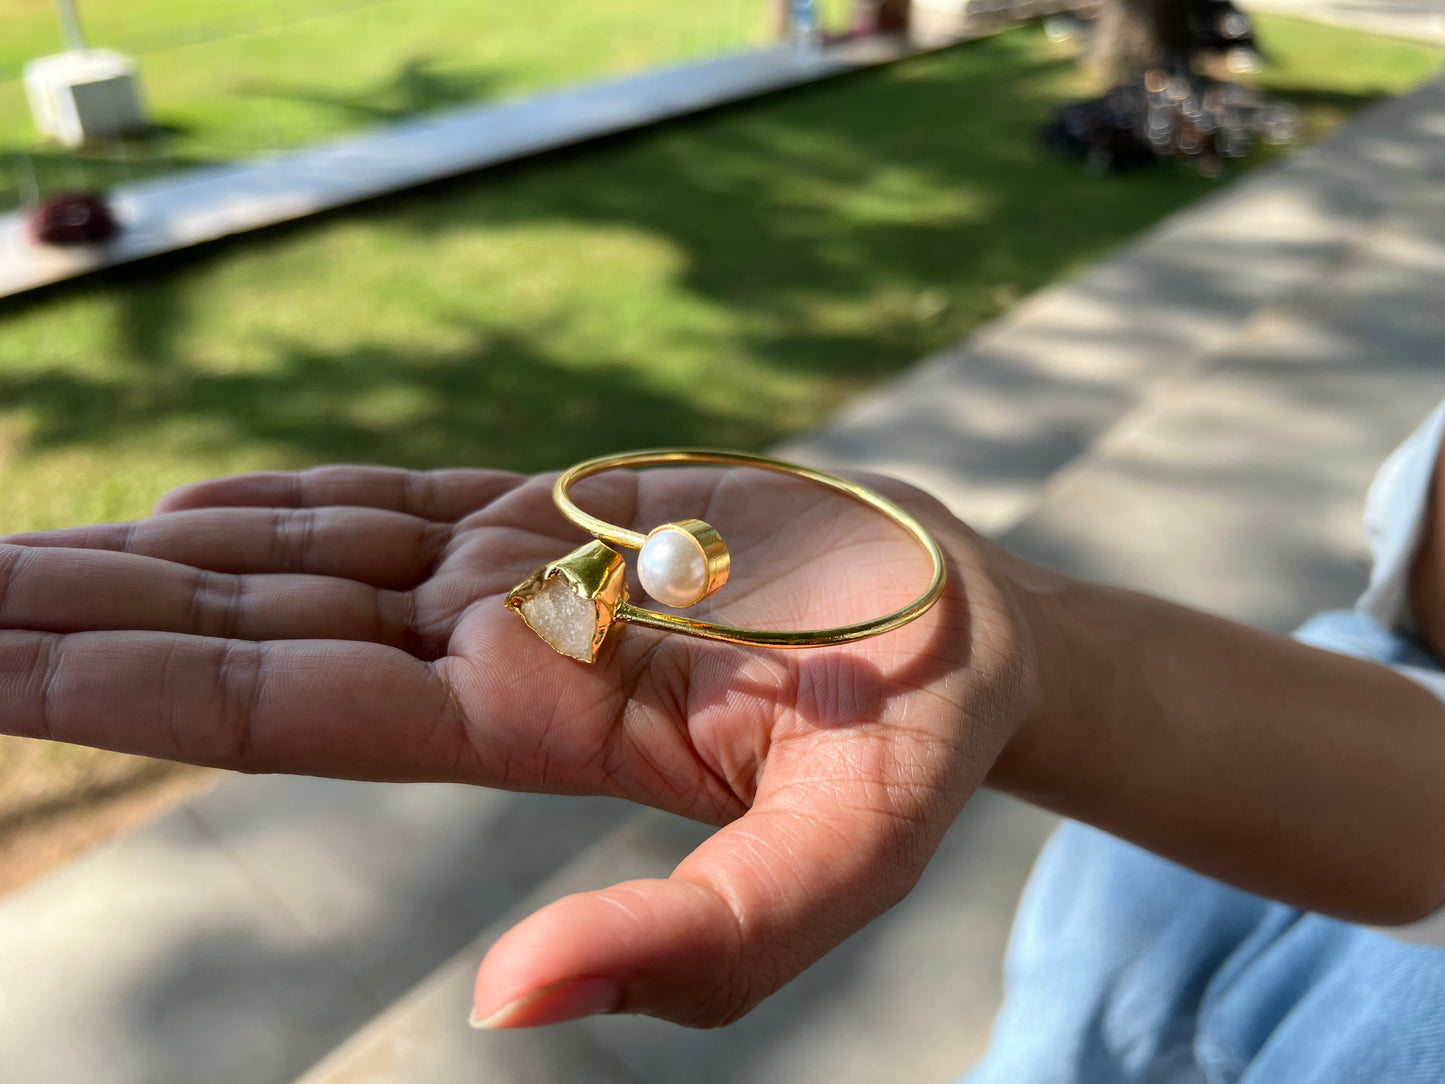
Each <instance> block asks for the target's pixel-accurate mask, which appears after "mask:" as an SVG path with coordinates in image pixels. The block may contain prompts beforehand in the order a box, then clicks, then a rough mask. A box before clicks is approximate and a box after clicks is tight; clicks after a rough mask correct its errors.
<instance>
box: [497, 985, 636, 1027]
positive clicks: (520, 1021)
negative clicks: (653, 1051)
mask: <svg viewBox="0 0 1445 1084" xmlns="http://www.w3.org/2000/svg"><path fill="white" fill-rule="evenodd" d="M620 1004H622V987H621V985H619V984H618V983H616V982H614V981H613V980H612V979H566V980H564V981H563V982H559V983H556V984H554V985H552V986H544V987H542V988H541V989H540V990H533V991H532V992H531V993H527V994H523V995H522V996H521V997H519V998H517V999H516V1000H515V1001H509V1002H508V1003H507V1004H505V1005H503V1006H502V1007H501V1008H500V1009H498V1010H497V1011H496V1012H494V1013H492V1014H491V1015H490V1016H482V1015H480V1014H479V1013H478V1012H477V1008H476V1006H475V1005H474V1006H473V1007H472V1015H471V1021H470V1022H471V1025H472V1027H474V1028H484V1029H486V1030H488V1031H490V1030H493V1029H496V1028H535V1027H540V1026H541V1025H543V1024H560V1023H562V1022H563V1021H565V1020H580V1019H581V1018H582V1017H584V1016H596V1015H597V1014H598V1013H607V1012H612V1011H614V1010H615V1009H616V1008H617V1006H618V1005H620Z"/></svg>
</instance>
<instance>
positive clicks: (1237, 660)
mask: <svg viewBox="0 0 1445 1084" xmlns="http://www.w3.org/2000/svg"><path fill="white" fill-rule="evenodd" d="M1012 567H1013V569H1014V573H1015V574H1014V576H1013V579H1014V582H1015V583H1016V584H1017V585H1018V587H1019V591H1020V597H1021V599H1022V602H1021V606H1022V607H1023V609H1024V610H1025V611H1026V613H1027V614H1028V615H1029V623H1030V625H1031V627H1032V628H1033V629H1034V630H1035V641H1036V643H1037V645H1038V657H1039V674H1040V683H1041V692H1040V700H1039V707H1038V710H1037V711H1036V712H1035V713H1034V714H1033V717H1032V718H1030V719H1029V720H1027V722H1026V723H1025V724H1024V725H1023V727H1022V728H1021V729H1020V731H1019V732H1018V734H1017V736H1016V737H1015V738H1014V740H1013V741H1012V742H1011V743H1010V744H1009V746H1008V747H1007V748H1006V750H1005V752H1004V754H1003V756H1001V757H1000V759H999V761H998V762H997V764H996V765H995V768H994V771H993V773H992V776H991V780H990V781H991V783H992V784H993V785H995V786H997V787H999V788H1000V789H1003V790H1006V791H1009V792H1011V793H1014V794H1016V795H1018V796H1020V797H1022V798H1025V799H1027V800H1029V801H1031V802H1034V803H1036V804H1038V805H1041V806H1044V807H1046V808H1048V809H1051V810H1054V811H1056V812H1059V813H1062V814H1065V815H1067V816H1070V817H1074V818H1076V819H1079V820H1082V821H1085V822H1087V823H1090V824H1094V825H1096V826H1098V827H1100V828H1103V829H1105V830H1107V831H1109V832H1112V833H1114V834H1116V835H1118V836H1121V837H1123V838H1125V839H1128V840H1131V841H1132V842H1135V843H1138V844H1140V845H1141V846H1144V847H1147V848H1148V849H1150V850H1152V851H1154V852H1156V853H1158V854H1161V855H1164V856H1166V857H1168V858H1171V859H1173V860H1175V861H1178V862H1180V863H1182V864H1184V865H1187V866H1189V867H1191V868H1193V869H1196V870H1199V871H1200V872H1203V873H1205V874H1208V875H1210V876H1214V877H1217V878H1219V879H1221V880H1224V881H1227V882H1229V883H1232V884H1235V885H1238V886H1240V887H1242V888H1245V889H1247V890H1249V891H1252V892H1257V893H1260V894H1262V895H1266V896H1270V897H1274V898H1277V899H1281V900H1286V901H1289V902H1292V903H1295V904H1298V905H1300V906H1302V907H1306V908H1309V909H1312V910H1319V911H1324V912H1326V913H1331V914H1335V915H1339V916H1341V917H1346V918H1351V919H1357V920H1362V921H1371V922H1381V923H1389V922H1404V921H1409V920H1411V919H1413V918H1416V917H1418V916H1419V915H1421V914H1423V913H1426V912H1428V911H1430V910H1432V909H1434V908H1435V907H1436V906H1438V905H1440V904H1441V903H1442V902H1445V706H1442V705H1441V703H1440V702H1439V701H1437V700H1436V699H1435V698H1434V697H1433V696H1432V695H1430V694H1429V693H1428V692H1426V691H1425V690H1423V689H1422V688H1420V687H1419V686H1418V685H1416V684H1414V683H1413V682H1411V681H1409V680H1408V679H1406V678H1403V677H1401V676H1399V675H1398V674H1396V673H1394V672H1393V671H1391V670H1389V669H1387V668H1385V667H1383V666H1379V665H1376V664H1373V663H1367V662H1362V661H1359V660H1356V659H1351V658H1347V657H1345V656H1341V655H1335V654H1332V653H1329V652H1324V651H1319V650H1317V649H1314V648H1311V647H1307V646H1305V645H1302V644H1299V643H1296V642H1294V641H1292V640H1288V639H1285V638H1283V637H1278V636H1273V635H1270V634H1267V633H1263V632H1260V631H1258V630H1255V629H1251V628H1247V627H1244V626H1240V625H1236V624H1233V623H1231V622H1228V621H1224V620H1221V619H1219V618H1215V617H1211V616H1208V615H1205V614H1201V613H1198V612H1196V611H1193V610H1189V609H1186V608H1184V607H1181V606H1176V605H1173V604H1171V603H1167V602H1163V601H1161V600H1158V599H1154V598H1149V597H1147V596H1144V595H1139V594H1135V593H1132V592H1128V591H1122V590H1118V589H1115V588H1109V587H1103V586H1099V585H1095V584H1089V583H1084V582H1081V581H1077V580H1071V579H1068V578H1066V577H1063V576H1060V575H1057V574H1054V573H1051V572H1048V571H1047V570H1042V569H1038V568H1036V567H1035V566H1030V565H1027V564H1026V563H1023V562H1016V563H1014V564H1012Z"/></svg>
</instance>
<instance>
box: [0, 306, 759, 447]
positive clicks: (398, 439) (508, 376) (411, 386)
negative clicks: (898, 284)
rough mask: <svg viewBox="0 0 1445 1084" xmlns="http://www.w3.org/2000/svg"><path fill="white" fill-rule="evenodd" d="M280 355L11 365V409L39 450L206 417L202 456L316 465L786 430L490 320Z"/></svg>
mask: <svg viewBox="0 0 1445 1084" xmlns="http://www.w3.org/2000/svg"><path fill="white" fill-rule="evenodd" d="M276 350H277V355H278V358H279V363H278V364H277V366H276V368H275V369H274V370H273V371H265V372H254V373H247V372H240V373H236V372H206V371H198V370H194V369H188V368H185V367H181V366H171V367H169V368H168V369H167V370H166V371H165V372H163V373H152V374H150V376H149V378H147V379H143V380H129V379H125V378H120V379H106V378H104V377H97V376H95V375H94V374H85V373H77V372H62V371H55V370H50V371H45V372H39V373H17V372H4V373H0V405H22V404H23V405H24V406H25V407H26V408H27V410H28V411H29V413H30V416H31V419H32V426H33V429H32V432H31V435H30V438H29V441H28V443H29V447H30V448H31V449H32V450H33V451H36V452H41V451H45V450H47V449H52V448H62V447H67V446H71V445H76V444H98V445H102V446H103V445H105V444H106V443H107V442H110V441H112V440H121V439H124V438H125V437H127V436H129V435H132V434H134V433H136V432H146V431H156V430H161V429H164V427H165V426H167V425H168V424H172V423H176V422H180V423H183V424H186V425H187V426H194V423H197V422H199V423H201V425H200V426H198V427H196V428H197V429H198V430H199V432H200V434H201V435H198V436H194V437H192V438H191V446H192V447H193V448H194V449H195V451H196V452H198V453H200V454H206V453H210V452H223V451H225V450H227V449H229V448H233V447H235V446H236V445H237V444H255V443H260V444H263V445H266V446H269V447H272V448H277V449H290V450H291V451H292V452H293V454H294V455H295V456H297V457H298V458H303V459H305V460H307V461H316V462H325V461H346V462H374V463H392V464H396V465H399V466H409V467H430V466H436V465H439V464H443V463H445V464H448V465H454V466H495V465H499V464H505V465H507V466H509V467H512V468H514V469H521V470H529V469H530V470H541V469H545V468H549V467H555V466H557V465H558V464H559V463H563V462H569V461H572V460H574V459H580V458H584V457H585V456H587V455H590V454H592V453H593V452H594V451H595V450H596V447H597V444H596V435H597V434H598V433H599V432H609V431H612V430H614V429H615V431H616V432H617V434H618V435H617V437H616V440H617V441H618V444H617V445H616V447H622V446H627V445H637V444H643V445H662V444H676V443H688V442H689V440H691V441H693V442H695V441H696V436H697V434H703V433H705V434H707V435H708V439H709V440H710V441H716V442H718V443H721V444H723V445H725V446H732V447H758V446H761V445H765V444H767V443H768V442H770V441H772V440H775V439H777V438H778V436H779V435H780V434H779V432H778V431H777V430H776V429H775V428H772V427H769V426H768V425H767V424H766V423H765V422H761V423H760V422H758V421H755V420H753V419H750V418H736V417H729V416H727V415H725V414H719V413H710V412H707V411H704V410H700V409H698V408H697V407H695V406H691V405H689V404H687V403H685V402H682V401H680V400H679V399H678V398H676V397H675V396H670V395H667V394H664V393H661V392H658V391H655V390H653V389H650V388H648V387H647V386H646V385H645V384H644V383H642V382H641V381H640V380H639V379H638V375H637V373H636V372H635V370H633V369H630V368H627V367H624V366H615V365H600V366H589V367H587V368H586V369H578V368H574V367H569V366H566V365H563V364H560V363H558V362H556V361H554V360H551V359H550V358H548V357H547V356H546V355H544V354H542V353H540V352H539V351H538V349H537V348H536V347H535V346H534V345H533V344H530V343H527V342H524V341H521V340H518V339H515V338H511V337H508V336H506V335H500V334H496V333H493V332H488V331H485V330H482V329H477V330H476V331H475V332H474V334H473V335H472V336H471V341H470V342H468V343H467V344H466V345H465V346H463V347H461V348H458V349H455V350H452V351H450V352H446V353H442V354H431V355H429V356H428V357H427V358H426V359H425V360H424V361H421V362H419V361H418V359H417V357H416V356H415V355H414V354H411V353H409V352H406V351H403V350H397V349H389V348H383V347H371V348H367V349H362V350H358V351H347V352H345V353H344V354H331V353H327V352H324V351H320V350H316V349H311V348H307V347H304V346H299V345H294V344H287V343H284V342H282V343H278V344H277V347H276ZM614 421H616V422H618V424H617V425H615V426H614V425H613V424H612V423H613V422H614Z"/></svg>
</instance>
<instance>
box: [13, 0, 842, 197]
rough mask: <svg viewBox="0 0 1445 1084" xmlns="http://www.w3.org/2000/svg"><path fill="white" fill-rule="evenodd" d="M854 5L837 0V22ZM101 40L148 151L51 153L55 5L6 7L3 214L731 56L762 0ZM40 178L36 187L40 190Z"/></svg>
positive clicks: (400, 18)
mask: <svg viewBox="0 0 1445 1084" xmlns="http://www.w3.org/2000/svg"><path fill="white" fill-rule="evenodd" d="M846 3H847V0H829V3H828V4H827V5H825V7H826V8H829V9H832V10H831V12H830V15H831V17H832V19H833V21H834V22H836V21H838V18H839V17H840V15H841V12H842V9H843V8H844V6H845V5H846ZM80 7H81V9H82V14H83V16H84V20H85V27H86V32H87V36H88V39H89V40H90V42H91V43H92V44H95V45H103V46H107V47H110V48H115V49H118V50H120V51H122V52H124V53H126V54H127V55H130V56H132V57H134V58H135V59H136V60H137V61H138V63H139V65H140V71H141V77H142V81H143V86H144V88H145V94H146V98H147V100H148V102H149V103H150V108H151V113H152V119H153V120H154V121H155V122H156V124H157V125H158V130H157V132H156V133H155V134H154V135H153V136H152V137H150V138H146V139H139V140H131V141H128V142H126V143H124V144H114V145H110V146H104V147H100V148H98V149H95V150H92V151H90V152H87V153H85V154H75V153H68V152H66V153H59V152H57V150H56V149H54V148H47V147H45V146H44V145H43V144H42V143H40V142H39V140H38V138H37V137H36V135H35V133H34V131H33V129H32V128H31V124H30V120H29V115H28V111H27V108H26V106H25V104H24V94H23V89H22V86H21V84H20V81H19V76H20V72H21V70H22V68H23V66H24V64H25V62H26V61H27V60H29V59H30V58H32V57H35V56H39V55H43V54H47V53H52V52H56V51H58V49H59V45H60V31H59V24H58V20H57V18H56V14H55V5H54V3H53V2H51V0H0V26H3V27H4V28H5V29H4V32H3V35H0V210H3V209H8V208H10V207H13V206H15V205H16V203H17V201H18V199H19V198H20V195H19V194H20V193H25V194H30V193H31V192H32V191H33V188H38V189H39V190H40V191H42V192H44V191H53V190H56V189H61V188H67V187H77V186H85V185H91V186H103V185H105V184H107V183H111V182H114V181H120V180H126V179H132V178H136V177H140V176H145V175H149V174H152V173H155V172H163V171H168V170H173V169H175V168H184V167H187V166H195V165H202V164H205V163H209V162H216V161H222V160H228V159H232V158H237V157H244V156H250V155H257V154H265V153H268V152H271V151H275V150H281V149H284V148H287V147H296V146H302V145H305V144H308V143H314V142H316V141H318V140H323V139H327V138H332V137H335V136H338V135H340V134H342V133H346V132H352V131H355V130H357V129H360V128H365V127H368V126H372V125H375V124H378V123H385V122H386V121H390V120H395V119H397V118H398V117H403V116H409V115H412V114H416V113H424V112H427V111H429V110H435V109H438V108H444V107H446V106H452V105H459V104H462V103H469V102H475V101H480V100H497V99H503V98H509V97H515V96H518V95H523V94H528V93H534V92H536V91H538V90H544V89H551V88H554V87H559V86H563V85H570V84H573V83H577V82H581V81H584V80H589V79H598V78H604V77H608V76H615V75H621V74H626V73H629V72H634V71H638V70H641V69H645V68H649V67H656V66H658V65H659V64H668V63H676V62H680V61H685V60H691V59H696V58H699V57H706V56H714V55H717V54H719V53H722V52H729V51H734V50H737V49H740V48H743V47H745V46H746V45H749V44H753V43H757V42H760V41H763V40H765V39H766V38H767V37H768V34H769V32H770V17H769V13H770V12H771V10H772V8H771V4H770V3H769V2H767V0H694V2H693V3H687V4H665V3H659V2H658V0H592V2H591V3H586V4H577V3H573V2H571V0H533V2H532V3H529V4H527V5H525V6H523V7H521V8H518V7H517V6H516V5H508V4H502V3H499V2H497V0H430V2H429V3H426V4H413V3H408V2H407V0H299V2H287V3H282V2H281V0H226V3H225V4H224V5H218V4H215V3H198V2H197V0H84V2H82V3H81V5H80ZM32 175H33V188H32Z"/></svg>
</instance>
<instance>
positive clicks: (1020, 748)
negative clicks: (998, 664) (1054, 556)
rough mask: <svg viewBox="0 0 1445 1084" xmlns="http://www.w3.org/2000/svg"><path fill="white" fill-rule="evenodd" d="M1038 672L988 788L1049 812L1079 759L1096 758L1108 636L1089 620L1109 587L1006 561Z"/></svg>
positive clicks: (1003, 564)
mask: <svg viewBox="0 0 1445 1084" xmlns="http://www.w3.org/2000/svg"><path fill="white" fill-rule="evenodd" d="M1001 568H1002V571H1003V574H1004V576H1005V578H1006V581H1007V583H1008V589H1009V591H1010V593H1011V595H1012V596H1013V597H1014V600H1015V606H1016V608H1017V611H1018V613H1019V615H1020V616H1019V620H1020V622H1021V623H1022V626H1023V632H1024V636H1025V638H1026V640H1027V642H1028V643H1029V644H1030V645H1031V647H1032V651H1033V655H1034V659H1035V669H1036V675H1037V676H1036V685H1037V690H1036V694H1035V695H1034V696H1033V697H1032V699H1031V702H1030V710H1028V711H1027V712H1025V713H1024V714H1023V715H1022V716H1021V717H1020V718H1019V719H1018V720H1017V724H1016V726H1015V729H1014V732H1013V735H1012V737H1011V738H1010V739H1009V741H1008V742H1007V743H1006V744H1005V746H1004V748H1003V750H1002V752H1001V753H1000V754H999V756H998V758H997V760H995V762H994V765H993V767H992V769H991V770H990V771H989V774H988V778H987V780H986V783H987V785H989V786H991V787H994V788H996V789H998V790H1002V791H1006V792H1008V793H1010V794H1013V795H1015V796H1017V797H1020V798H1024V799H1026V800H1029V801H1032V802H1034V803H1035V804H1039V805H1043V806H1046V807H1048V806H1053V805H1054V804H1055V802H1054V801H1053V800H1051V795H1055V794H1057V793H1058V792H1059V791H1060V790H1061V789H1062V788H1064V787H1066V786H1067V785H1068V778H1069V777H1070V776H1072V775H1074V774H1076V773H1077V769H1078V767H1079V766H1080V763H1081V758H1084V757H1092V756H1096V755H1098V750H1097V744H1098V736H1097V735H1095V734H1093V733H1092V731H1093V730H1094V724H1095V723H1096V722H1097V721H1098V720H1100V719H1102V718H1105V717H1106V716H1105V714H1104V712H1103V710H1102V708H1101V707H1100V706H1099V705H1100V704H1101V702H1102V701H1103V700H1104V699H1106V698H1107V695H1108V693H1107V683H1108V680H1109V677H1110V671H1109V668H1108V667H1106V666H1103V665H1101V664H1100V659H1101V657H1102V654H1103V653H1102V651H1101V644H1102V643H1103V641H1104V639H1105V638H1106V636H1107V633H1106V631H1105V630H1104V628H1103V627H1102V625H1101V623H1100V622H1098V621H1096V620H1092V619H1090V617H1089V616H1088V615H1089V614H1091V613H1094V612H1095V611H1097V610H1098V609H1099V606H1098V602H1099V598H1098V596H1099V595H1100V594H1101V592H1103V591H1106V590H1107V589H1106V588H1099V587H1097V586H1096V585H1094V584H1090V583H1087V582H1085V581H1082V580H1077V579H1074V578H1072V577H1070V576H1067V575H1065V574H1064V573H1062V572H1057V571H1055V570H1054V569H1050V568H1046V567H1044V566H1042V565H1037V564H1034V563H1033V562H1031V561H1026V560H1024V559H1023V558H1020V557H1016V556H1014V555H1012V554H1007V555H1006V559H1005V560H1004V561H1002V562H1001Z"/></svg>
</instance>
